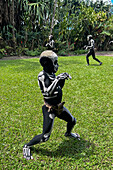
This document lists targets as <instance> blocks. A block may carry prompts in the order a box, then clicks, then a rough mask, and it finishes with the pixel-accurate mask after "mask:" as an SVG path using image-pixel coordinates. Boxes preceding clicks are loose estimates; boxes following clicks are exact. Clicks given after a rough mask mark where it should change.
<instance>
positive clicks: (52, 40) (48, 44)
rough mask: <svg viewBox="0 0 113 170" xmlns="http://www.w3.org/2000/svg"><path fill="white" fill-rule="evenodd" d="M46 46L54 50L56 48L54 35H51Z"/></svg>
mask: <svg viewBox="0 0 113 170" xmlns="http://www.w3.org/2000/svg"><path fill="white" fill-rule="evenodd" d="M46 47H47V48H48V50H54V48H55V41H54V39H53V35H50V36H49V42H48V43H47V44H46Z"/></svg>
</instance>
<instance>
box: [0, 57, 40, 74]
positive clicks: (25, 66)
mask: <svg viewBox="0 0 113 170" xmlns="http://www.w3.org/2000/svg"><path fill="white" fill-rule="evenodd" d="M30 60H31V59H29V60H28V59H25V60H23V59H19V60H3V61H2V62H0V67H1V66H2V67H11V69H12V70H13V69H14V71H17V72H20V71H24V70H34V69H37V68H38V67H39V66H40V63H39V60H38V59H37V60H36V59H35V60H34V61H33V60H32V61H30Z"/></svg>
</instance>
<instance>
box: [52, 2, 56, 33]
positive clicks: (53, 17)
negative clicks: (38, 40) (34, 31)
mask: <svg viewBox="0 0 113 170" xmlns="http://www.w3.org/2000/svg"><path fill="white" fill-rule="evenodd" d="M56 5H57V0H55V3H54V11H53V16H52V22H51V30H50V34H52V31H53V27H54V19H55V12H56Z"/></svg>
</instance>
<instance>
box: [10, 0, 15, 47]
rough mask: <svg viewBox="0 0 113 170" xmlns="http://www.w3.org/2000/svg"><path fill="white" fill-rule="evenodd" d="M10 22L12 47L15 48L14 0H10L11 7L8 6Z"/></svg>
mask: <svg viewBox="0 0 113 170" xmlns="http://www.w3.org/2000/svg"><path fill="white" fill-rule="evenodd" d="M10 22H11V24H12V40H13V47H14V49H15V48H16V38H15V21H14V0H12V3H11V8H10Z"/></svg>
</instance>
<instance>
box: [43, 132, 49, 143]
mask: <svg viewBox="0 0 113 170" xmlns="http://www.w3.org/2000/svg"><path fill="white" fill-rule="evenodd" d="M49 137H50V134H44V135H43V138H42V140H43V142H46V141H48V140H49Z"/></svg>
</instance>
